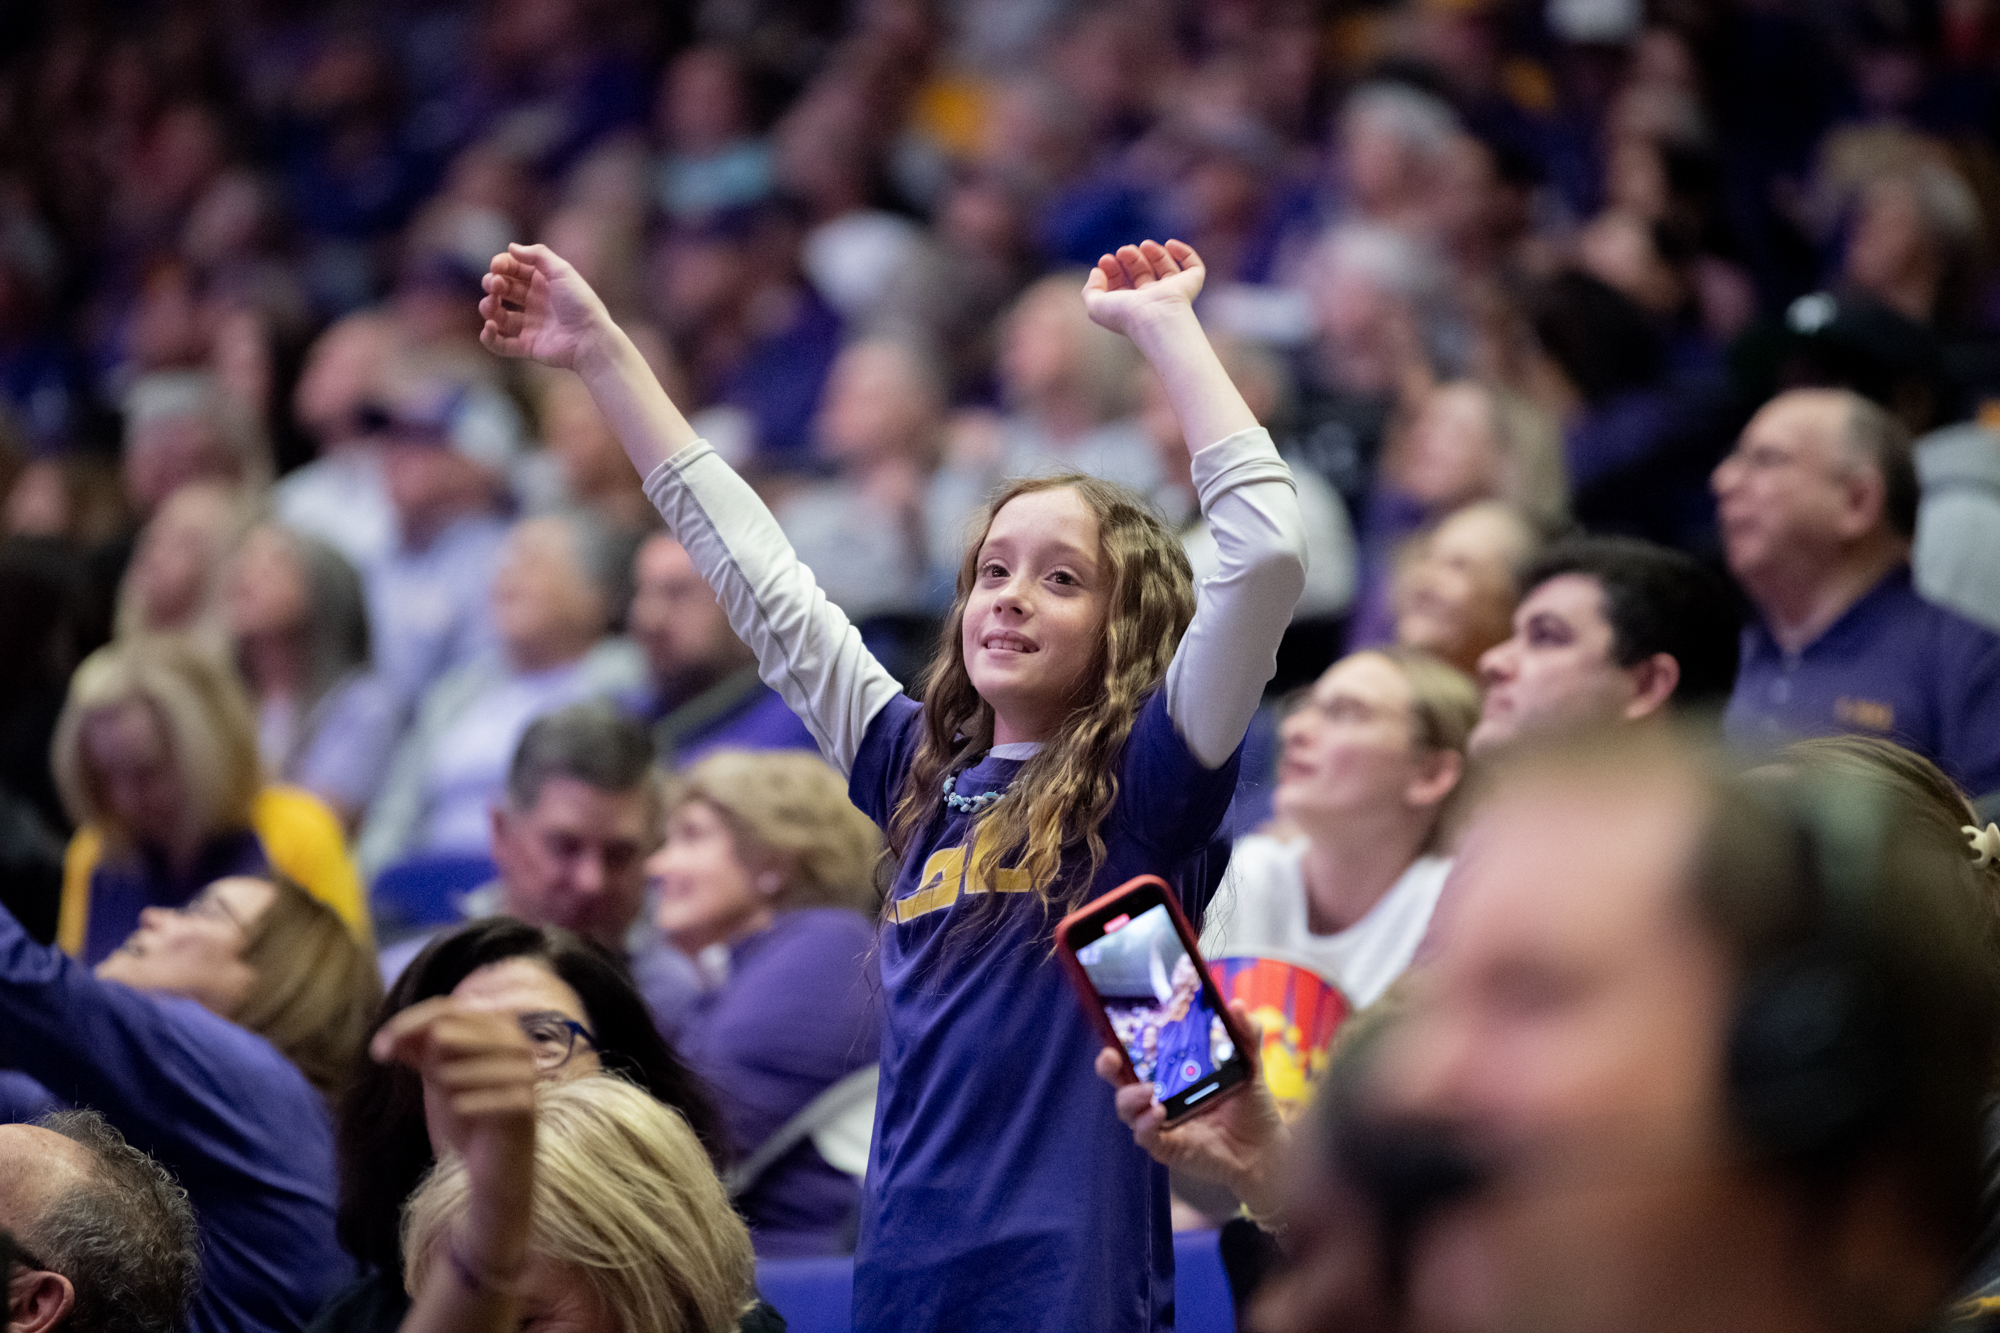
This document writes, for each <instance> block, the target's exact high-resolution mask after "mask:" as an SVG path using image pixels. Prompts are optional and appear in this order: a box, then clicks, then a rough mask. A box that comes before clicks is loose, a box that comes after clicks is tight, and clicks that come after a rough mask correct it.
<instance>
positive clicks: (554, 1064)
mask: <svg viewBox="0 0 2000 1333" xmlns="http://www.w3.org/2000/svg"><path fill="white" fill-rule="evenodd" d="M521 1031H522V1032H524V1033H526V1034H527V1037H528V1044H529V1045H530V1046H532V1047H534V1050H535V1072H537V1073H540V1074H550V1073H554V1072H555V1071H556V1070H558V1069H561V1068H562V1067H563V1066H564V1065H566V1064H568V1063H569V1062H570V1057H571V1056H573V1055H575V1054H576V1045H577V1043H578V1042H582V1043H583V1045H584V1048H585V1049H586V1050H592V1051H594V1050H596V1049H597V1038H595V1037H593V1036H591V1035H590V1029H589V1028H587V1027H585V1026H584V1025H583V1024H581V1023H579V1022H577V1021H576V1020H575V1019H573V1018H564V1017H563V1016H562V1015H561V1014H559V1013H556V1012H555V1011H554V1010H547V1009H545V1010H542V1011H540V1012H538V1013H532V1014H522V1015H521Z"/></svg>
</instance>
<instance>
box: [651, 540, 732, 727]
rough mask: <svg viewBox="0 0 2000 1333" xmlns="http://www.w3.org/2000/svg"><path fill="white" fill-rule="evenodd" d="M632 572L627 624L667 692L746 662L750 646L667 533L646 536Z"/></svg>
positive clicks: (702, 683)
mask: <svg viewBox="0 0 2000 1333" xmlns="http://www.w3.org/2000/svg"><path fill="white" fill-rule="evenodd" d="M633 574H634V578H633V582H634V585H635V586H634V589H633V593H632V614H631V616H630V617H629V619H628V623H627V628H628V629H629V630H630V631H631V634H632V637H633V638H634V639H636V640H638V643H639V647H640V648H641V649H642V650H643V651H644V652H645V654H646V661H647V663H648V665H649V666H650V667H651V668H652V672H653V678H654V679H655V680H657V681H659V682H660V683H661V684H662V685H663V686H665V687H666V688H667V689H668V690H669V692H673V693H679V692H681V690H682V689H683V688H701V687H704V686H707V685H710V684H713V683H714V681H715V680H716V679H718V678H720V677H721V676H723V675H726V674H727V673H728V672H730V671H731V670H734V669H735V668H736V667H737V666H738V665H739V664H747V663H749V661H750V660H751V659H750V655H749V652H748V650H747V649H745V648H744V647H743V644H742V643H741V641H739V640H738V639H737V637H736V633H735V631H733V630H731V629H730V628H729V618H728V616H726V615H725V614H724V613H723V610H722V607H721V606H720V605H718V604H717V603H716V600H715V594H714V593H712V592H710V591H709V590H708V585H707V584H706V583H704V582H703V581H702V577H701V574H700V573H699V572H698V571H697V570H696V569H695V567H694V561H692V560H690V559H688V553H687V552H686V551H684V550H682V549H681V544H680V543H679V542H677V541H675V540H674V539H673V538H672V537H669V536H666V535H665V534H660V535H658V536H654V537H650V538H648V539H647V541H646V544H645V545H643V546H641V547H640V548H639V556H638V559H637V561H636V562H635V563H634V569H633ZM684 683H685V684H684Z"/></svg>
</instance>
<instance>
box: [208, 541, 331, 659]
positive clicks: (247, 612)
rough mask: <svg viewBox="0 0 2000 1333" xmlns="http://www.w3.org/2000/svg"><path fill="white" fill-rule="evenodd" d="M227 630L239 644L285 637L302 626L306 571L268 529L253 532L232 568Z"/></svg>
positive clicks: (289, 548)
mask: <svg viewBox="0 0 2000 1333" xmlns="http://www.w3.org/2000/svg"><path fill="white" fill-rule="evenodd" d="M226 596H227V598H228V607H229V630H230V633H232V634H234V635H236V636H237V637H238V638H252V637H255V636H258V635H266V634H284V633H287V632H289V631H291V630H294V629H297V628H299V627H300V626H302V625H304V624H305V622H306V617H307V615H308V614H309V612H310V610H311V608H310V607H309V606H308V605H307V594H306V575H305V570H303V569H301V568H300V567H299V560H298V555H297V553H296V552H295V551H294V550H293V549H292V545H291V543H290V542H288V541H286V540H285V537H284V534H283V533H281V532H279V531H278V530H277V529H276V528H275V527H273V526H271V525H270V524H268V523H267V524H264V525H262V526H260V527H257V528H254V529H252V530H251V533H250V535H249V536H248V537H246V538H244V539H243V545H242V546H240V547H238V548H237V551H236V558H235V560H234V561H232V562H231V564H230V569H229V582H228V587H227V592H226Z"/></svg>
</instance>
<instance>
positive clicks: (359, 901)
mask: <svg viewBox="0 0 2000 1333" xmlns="http://www.w3.org/2000/svg"><path fill="white" fill-rule="evenodd" d="M52 759H53V764H54V768H55V775H56V785H57V787H58V789H59V790H60V791H61V793H62V797H63V802H64V804H65V805H66V806H67V807H68V809H69V812H70V817H71V818H72V819H73V820H75V821H76V825H77V831H76V835H75V837H74V838H72V839H71V841H70V845H69V850H68V853H67V855H66V857H65V860H64V866H63V891H62V906H61V911H60V915H59V917H58V920H57V927H56V942H57V943H58V944H59V945H61V947H62V948H63V949H64V950H65V951H66V952H68V953H70V954H73V955H75V956H76V957H78V958H80V959H81V960H82V961H83V962H84V963H85V964H87V965H91V966H94V965H96V964H97V963H98V962H99V961H100V960H102V959H103V958H104V957H105V955H107V954H109V953H111V952H113V951H114V950H115V949H117V948H119V947H120V946H121V945H122V944H124V943H125V940H126V937H127V936H128V935H130V934H131V933H132V931H133V930H134V929H136V928H137V926H138V924H139V917H140V914H141V913H142V912H143V911H144V910H145V909H147V908H149V907H178V906H181V905H182V904H184V903H186V902H188V901H189V900H190V899H192V898H193V897H194V896H195V895H196V894H197V893H199V892H200V891H201V890H202V888H203V887H204V886H206V885H207V884H209V883H211V882H213V881H215V880H217V879H220V878H223V877H225V876H229V875H262V874H267V873H269V872H271V871H276V872H278V873H281V874H283V875H286V876H288V877H290V878H291V879H293V880H295V881H297V882H298V883H299V884H301V885H302V886H304V887H305V889H306V890H307V892H309V893H311V894H312V895H313V896H314V897H316V898H319V899H321V900H322V901H324V902H325V903H326V904H327V905H328V906H330V907H332V908H333V909H334V910H335V911H336V912H338V913H339V914H340V917H341V919H342V920H344V921H346V922H347V924H348V926H349V927H350V928H351V929H353V930H354V932H355V933H356V935H358V936H359V937H361V938H362V939H364V940H366V939H368V938H369V936H370V933H371V932H370V929H369V923H368V914H367V907H366V900H365V898H364V895H363V892H362V887H361V880H360V876H359V875H358V874H357V873H356V871H355V868H354V863H353V862H352V861H351V860H350V859H349V858H348V855H347V849H346V845H345V841H344V839H343V837H342V834H341V828H340V823H339V821H338V819H336V818H335V816H334V814H333V812H332V811H331V810H329V809H328V808H327V807H326V806H325V805H324V804H322V803H321V802H320V801H319V799H318V798H316V797H314V796H313V795H311V794H310V793H308V792H305V791H302V790H300V789H298V788H296V787H284V786H266V785H264V781H263V773H262V769H261V766H260V764H259V762H258V758H257V736H256V726H255V723H254V721H253V720H252V715H251V710H250V704H249V701H248V700H247V698H246V697H245V695H244V693H243V690H242V687H241V686H240V685H239V684H238V683H237V681H236V679H235V677H234V676H233V675H231V674H230V672H229V669H228V668H227V666H225V665H224V664H223V663H222V662H220V661H218V660H216V659H215V658H214V657H213V655H211V654H209V653H207V652H204V651H203V650H201V649H200V648H198V647H196V646H195V645H193V644H191V643H189V642H187V641H186V640H183V639H180V638H176V637H172V636H158V637H141V638H136V639H132V640H121V641H119V642H116V643H113V644H112V645H110V646H109V647H106V648H102V649H99V650H98V651H97V652H95V653H93V654H91V656H90V657H89V658H87V659H85V661H84V663H83V665H82V666H80V667H78V668H77V672H76V675H75V676H74V677H72V678H71V680H70V690H69V698H68V700H67V702H66V703H65V704H64V706H63V712H62V717H61V718H60V720H59V721H58V722H57V724H56V735H55V743H54V746H53V755H52Z"/></svg>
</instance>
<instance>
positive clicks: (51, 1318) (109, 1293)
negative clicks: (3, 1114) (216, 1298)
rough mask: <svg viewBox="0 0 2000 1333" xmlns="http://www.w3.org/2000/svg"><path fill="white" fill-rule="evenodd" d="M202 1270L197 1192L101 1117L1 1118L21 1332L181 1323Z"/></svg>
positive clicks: (2, 1254) (6, 1264)
mask: <svg viewBox="0 0 2000 1333" xmlns="http://www.w3.org/2000/svg"><path fill="white" fill-rule="evenodd" d="M199 1271H200V1255H199V1253H198V1251H197V1249H196V1243H195V1223H194V1212H193V1210H192V1209H191V1208H189V1206H188V1199H187V1193H186V1192H185V1191H184V1190H182V1189H181V1187H180V1186H179V1185H177V1184H175V1183H174V1180H173V1177H171V1176H169V1175H168V1174H167V1172H166V1171H165V1169H163V1168H162V1167H161V1166H160V1165H159V1163H157V1162H155V1161H154V1160H153V1159H152V1158H151V1157H148V1156H147V1155H146V1154H145V1153H143V1152H141V1151H139V1149H137V1148H134V1147H133V1146H131V1145H130V1144H128V1143H127V1142H126V1141H125V1140H124V1139H123V1138H122V1137H120V1135H119V1133H118V1131H117V1130H115V1129H113V1128H112V1127H111V1126H110V1125H109V1124H108V1123H106V1122H105V1120H104V1118H103V1117H102V1116H99V1115H97V1114H95V1113H94V1112H89V1111H69V1112H63V1113H60V1114H57V1115H52V1116H48V1117H46V1118H45V1119H43V1120H42V1122H41V1123H40V1124H36V1125H0V1276H4V1277H5V1278H6V1280H7V1286H6V1290H7V1311H6V1328H7V1329H8V1330H9V1331H10V1333H52V1331H53V1330H58V1329H74V1330H79V1331H80V1333H81V1331H83V1330H88V1333H122V1331H123V1330H140V1329H144V1330H149V1331H150V1330H164V1329H180V1328H183V1327H185V1326H186V1323H187V1312H188V1302H189V1300H190V1298H191V1297H192V1296H193V1294H194V1286H195V1281H196V1275H197V1273H198V1272H199Z"/></svg>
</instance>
